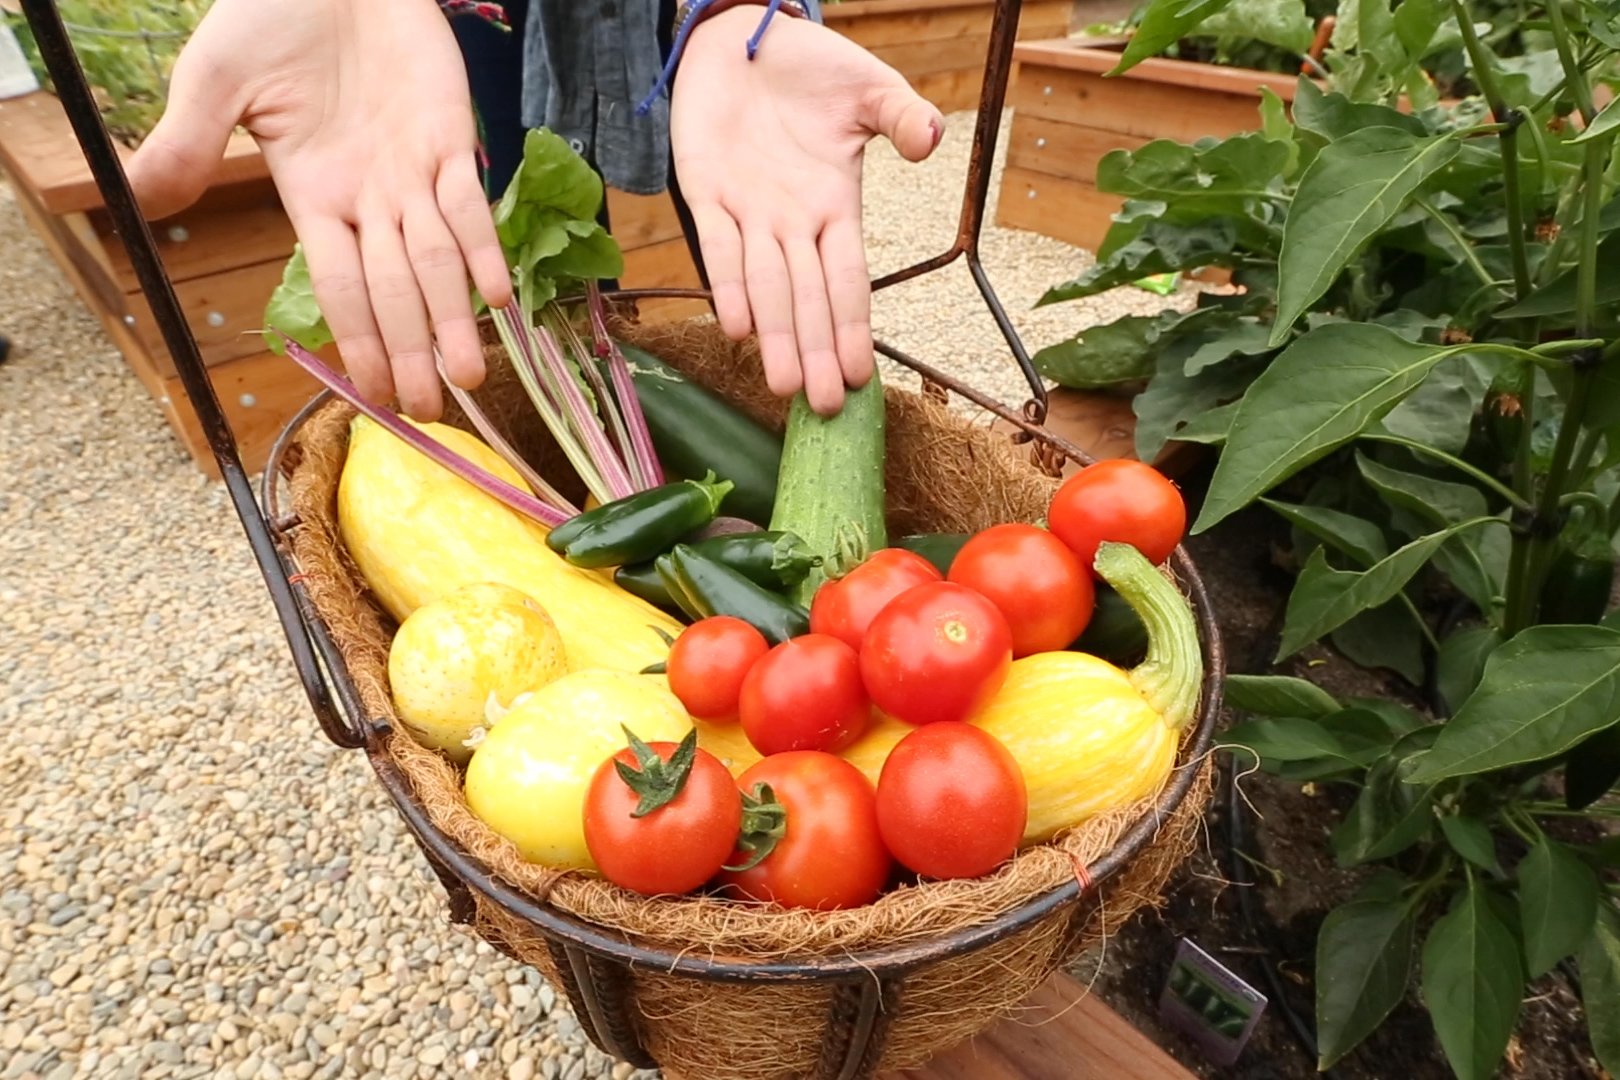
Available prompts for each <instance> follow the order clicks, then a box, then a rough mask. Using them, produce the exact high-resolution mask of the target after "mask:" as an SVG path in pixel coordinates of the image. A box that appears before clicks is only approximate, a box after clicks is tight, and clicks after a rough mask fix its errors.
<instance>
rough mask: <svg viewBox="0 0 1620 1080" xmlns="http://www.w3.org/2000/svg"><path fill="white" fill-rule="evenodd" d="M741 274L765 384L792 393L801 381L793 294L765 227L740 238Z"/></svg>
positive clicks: (786, 394) (778, 249)
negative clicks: (794, 333)
mask: <svg viewBox="0 0 1620 1080" xmlns="http://www.w3.org/2000/svg"><path fill="white" fill-rule="evenodd" d="M743 275H744V280H745V281H746V283H747V288H748V309H749V311H750V312H752V313H753V320H754V330H755V332H756V333H757V334H758V335H759V355H760V360H761V361H762V362H763V364H764V366H765V384H766V385H767V386H769V387H770V388H771V393H773V394H775V395H777V396H778V397H792V396H793V395H794V394H796V393H798V392H799V389H800V388H801V387H802V386H803V385H804V376H803V374H802V373H801V372H800V370H799V352H798V348H797V347H796V346H795V344H794V338H793V298H792V293H791V290H790V285H789V282H788V271H787V262H786V261H785V260H784V259H783V258H782V248H781V246H780V245H778V244H777V242H776V237H775V236H774V235H772V234H771V232H770V231H769V230H767V229H763V228H761V229H757V230H754V231H751V232H749V233H748V235H747V236H746V237H745V238H744V240H743Z"/></svg>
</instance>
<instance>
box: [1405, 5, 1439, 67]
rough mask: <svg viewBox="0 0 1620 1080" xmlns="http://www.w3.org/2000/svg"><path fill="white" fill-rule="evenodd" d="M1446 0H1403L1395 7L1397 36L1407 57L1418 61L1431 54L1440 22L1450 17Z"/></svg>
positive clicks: (1413, 61) (1412, 60)
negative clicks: (1431, 47) (1430, 48)
mask: <svg viewBox="0 0 1620 1080" xmlns="http://www.w3.org/2000/svg"><path fill="white" fill-rule="evenodd" d="M1450 14H1451V9H1450V8H1449V7H1447V6H1446V4H1445V2H1444V0H1401V2H1400V3H1399V4H1397V5H1396V7H1395V19H1394V24H1395V36H1396V38H1398V39H1399V40H1400V43H1401V48H1402V49H1404V50H1406V58H1407V59H1408V60H1410V61H1411V62H1412V63H1414V64H1415V63H1417V62H1418V61H1419V60H1422V59H1423V58H1424V57H1425V56H1427V55H1428V54H1429V47H1430V44H1431V43H1432V42H1433V41H1434V35H1435V34H1436V33H1437V32H1438V31H1439V29H1440V24H1441V23H1443V22H1445V21H1446V19H1447V18H1448V17H1450Z"/></svg>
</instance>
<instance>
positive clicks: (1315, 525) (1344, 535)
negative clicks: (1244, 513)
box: [1260, 499, 1389, 566]
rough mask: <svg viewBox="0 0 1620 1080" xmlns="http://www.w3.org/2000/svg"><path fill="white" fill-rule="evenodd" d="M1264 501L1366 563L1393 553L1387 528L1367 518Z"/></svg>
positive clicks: (1340, 549) (1313, 534)
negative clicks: (1386, 538)
mask: <svg viewBox="0 0 1620 1080" xmlns="http://www.w3.org/2000/svg"><path fill="white" fill-rule="evenodd" d="M1260 501H1261V502H1263V503H1265V504H1266V505H1267V506H1269V507H1271V509H1273V510H1275V511H1277V513H1279V514H1281V515H1282V516H1283V517H1285V518H1287V519H1288V520H1289V521H1290V522H1292V523H1293V524H1294V525H1296V526H1297V527H1299V528H1300V529H1303V530H1304V531H1305V532H1307V533H1309V534H1310V535H1312V536H1314V537H1316V538H1317V539H1318V540H1320V541H1322V543H1324V544H1326V545H1327V546H1328V547H1330V548H1332V549H1334V550H1335V551H1339V552H1343V553H1344V554H1346V555H1348V556H1350V557H1351V558H1352V559H1355V560H1356V561H1357V562H1359V563H1360V564H1361V565H1363V566H1371V565H1372V564H1373V563H1375V562H1378V561H1379V560H1380V559H1382V558H1384V556H1386V555H1388V554H1389V545H1388V544H1387V543H1385V542H1384V532H1383V530H1382V529H1380V528H1379V527H1378V526H1377V525H1374V524H1373V523H1372V522H1370V521H1368V520H1366V519H1365V518H1358V517H1355V516H1354V515H1352V514H1346V513H1344V512H1343V511H1341V510H1334V509H1332V508H1331V507H1327V506H1305V505H1299V504H1295V503H1285V502H1279V501H1277V500H1276V499H1261V500H1260Z"/></svg>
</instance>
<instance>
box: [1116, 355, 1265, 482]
mask: <svg viewBox="0 0 1620 1080" xmlns="http://www.w3.org/2000/svg"><path fill="white" fill-rule="evenodd" d="M1199 347H1200V345H1199V342H1197V341H1195V340H1193V338H1191V337H1190V336H1189V337H1187V338H1180V339H1177V340H1176V341H1174V342H1172V343H1171V344H1170V345H1169V346H1168V347H1167V348H1166V349H1165V350H1164V352H1163V353H1162V354H1161V355H1160V357H1159V364H1158V370H1157V371H1156V372H1155V373H1154V375H1153V381H1152V382H1150V383H1148V386H1147V389H1146V390H1144V391H1143V392H1142V393H1140V394H1138V395H1137V396H1136V400H1135V401H1133V402H1132V403H1131V407H1132V408H1133V409H1134V410H1135V412H1136V456H1137V457H1138V458H1139V459H1140V460H1142V461H1152V460H1153V459H1154V458H1156V457H1158V456H1159V451H1160V450H1162V449H1164V444H1165V442H1166V441H1168V440H1169V439H1171V438H1174V437H1178V436H1179V435H1180V430H1179V429H1180V427H1181V425H1183V424H1185V423H1187V422H1188V421H1193V422H1197V421H1199V420H1207V419H1208V414H1209V413H1210V412H1211V411H1213V410H1214V409H1216V408H1217V407H1219V406H1221V405H1224V404H1228V403H1232V402H1233V399H1234V398H1237V397H1239V396H1240V395H1241V394H1242V393H1243V392H1244V391H1245V390H1246V389H1248V387H1249V384H1250V382H1252V381H1253V380H1254V378H1255V376H1256V375H1257V374H1258V373H1259V372H1260V370H1261V363H1260V362H1259V361H1256V360H1248V359H1242V360H1233V361H1230V362H1228V363H1223V364H1221V365H1219V366H1218V367H1214V368H1211V369H1208V370H1205V371H1203V372H1201V373H1199V374H1198V375H1197V376H1196V377H1192V378H1189V377H1188V376H1187V374H1186V370H1185V365H1186V361H1187V357H1188V356H1189V355H1191V354H1192V353H1193V352H1195V351H1196V350H1197V349H1198V348H1199ZM1232 415H1234V416H1235V415H1236V413H1235V411H1234V413H1233V414H1232Z"/></svg>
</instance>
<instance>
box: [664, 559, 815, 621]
mask: <svg viewBox="0 0 1620 1080" xmlns="http://www.w3.org/2000/svg"><path fill="white" fill-rule="evenodd" d="M656 565H657V567H658V573H659V575H660V576H661V577H663V579H664V586H665V588H667V589H668V590H669V593H670V596H672V597H673V598H674V600H675V602H676V603H677V604H679V605H680V607H681V610H683V611H685V612H686V614H687V616H688V617H690V618H692V619H706V618H708V617H709V616H711V615H732V616H735V617H736V618H739V619H741V620H743V621H744V622H746V623H748V624H749V625H751V626H753V628H754V629H756V630H758V631H759V632H760V633H761V634H763V635H765V640H766V641H768V642H770V643H771V644H772V645H780V644H781V643H782V642H784V641H786V640H788V639H789V638H792V637H797V636H799V635H800V634H805V633H808V632H809V631H810V615H809V613H808V612H807V611H805V610H804V608H802V607H800V606H799V605H798V604H796V603H794V602H793V601H792V600H789V599H788V598H787V597H785V596H779V595H777V594H776V593H773V592H771V591H770V590H769V589H765V588H763V587H761V586H759V585H756V584H755V583H754V582H752V581H749V580H748V578H746V577H744V576H743V575H742V574H741V573H740V572H738V571H736V570H733V569H732V568H731V567H729V566H727V565H726V564H725V563H723V562H720V561H718V560H716V559H711V558H708V557H707V556H705V555H703V554H701V553H700V552H698V551H696V550H695V549H693V548H692V547H691V546H689V545H687V544H677V545H676V547H675V550H674V551H672V552H670V553H669V554H668V555H666V556H663V557H661V558H659V559H658V560H657V563H656Z"/></svg>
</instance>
